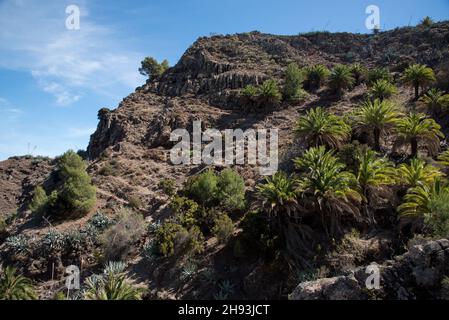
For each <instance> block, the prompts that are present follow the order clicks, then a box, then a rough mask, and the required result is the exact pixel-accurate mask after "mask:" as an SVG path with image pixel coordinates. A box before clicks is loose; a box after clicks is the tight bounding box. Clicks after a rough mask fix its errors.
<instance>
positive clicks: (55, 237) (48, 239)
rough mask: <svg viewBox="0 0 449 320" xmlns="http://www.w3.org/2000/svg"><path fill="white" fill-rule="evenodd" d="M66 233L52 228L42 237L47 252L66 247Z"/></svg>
mask: <svg viewBox="0 0 449 320" xmlns="http://www.w3.org/2000/svg"><path fill="white" fill-rule="evenodd" d="M64 245H65V239H64V235H63V234H61V233H59V232H57V231H54V230H51V231H49V232H48V233H47V234H46V235H45V236H44V237H43V238H42V248H43V249H44V252H45V253H49V254H51V253H55V252H58V251H61V250H62V249H64Z"/></svg>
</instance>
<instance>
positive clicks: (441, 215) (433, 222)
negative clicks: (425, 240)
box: [424, 192, 449, 238]
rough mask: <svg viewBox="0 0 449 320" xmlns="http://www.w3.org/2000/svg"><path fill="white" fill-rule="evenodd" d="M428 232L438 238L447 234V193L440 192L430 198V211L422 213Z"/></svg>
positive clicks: (448, 229) (448, 216)
mask: <svg viewBox="0 0 449 320" xmlns="http://www.w3.org/2000/svg"><path fill="white" fill-rule="evenodd" d="M424 225H425V226H426V228H427V229H428V232H429V233H431V234H432V235H433V236H435V237H438V238H445V237H448V236H449V194H448V193H447V192H442V193H440V194H437V195H436V196H435V197H433V198H431V200H430V213H429V214H426V215H424Z"/></svg>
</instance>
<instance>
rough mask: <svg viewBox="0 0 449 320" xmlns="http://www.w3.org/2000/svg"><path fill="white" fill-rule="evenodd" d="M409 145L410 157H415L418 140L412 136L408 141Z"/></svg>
mask: <svg viewBox="0 0 449 320" xmlns="http://www.w3.org/2000/svg"><path fill="white" fill-rule="evenodd" d="M410 145H411V147H412V154H411V157H412V158H416V156H417V155H418V140H417V139H416V138H412V139H411V141H410Z"/></svg>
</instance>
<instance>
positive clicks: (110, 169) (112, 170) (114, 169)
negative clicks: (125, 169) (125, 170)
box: [98, 161, 120, 176]
mask: <svg viewBox="0 0 449 320" xmlns="http://www.w3.org/2000/svg"><path fill="white" fill-rule="evenodd" d="M119 172H120V166H119V164H118V163H117V162H115V163H114V162H113V161H110V162H107V163H105V164H104V165H103V166H102V167H101V168H100V170H99V171H98V173H99V174H101V175H102V176H117V175H118V174H119Z"/></svg>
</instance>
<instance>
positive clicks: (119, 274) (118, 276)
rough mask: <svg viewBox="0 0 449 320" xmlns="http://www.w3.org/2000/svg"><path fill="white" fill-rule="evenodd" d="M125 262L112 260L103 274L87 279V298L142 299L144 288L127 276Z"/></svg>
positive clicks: (85, 292)
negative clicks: (136, 284) (137, 285)
mask: <svg viewBox="0 0 449 320" xmlns="http://www.w3.org/2000/svg"><path fill="white" fill-rule="evenodd" d="M124 266H125V265H124V264H122V263H114V262H110V263H109V264H108V265H107V266H106V267H105V269H104V271H103V274H102V275H94V276H91V277H89V278H87V279H86V282H85V283H86V288H85V290H84V298H85V299H86V300H141V299H142V294H143V292H144V290H143V289H142V288H138V287H136V286H135V284H134V281H133V280H131V279H130V278H128V277H127V276H126V273H125V271H124Z"/></svg>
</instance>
